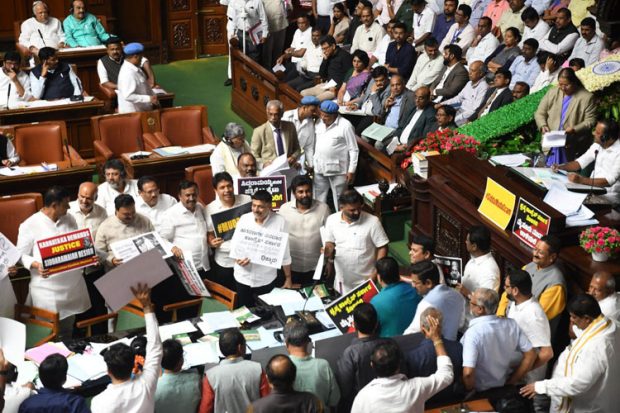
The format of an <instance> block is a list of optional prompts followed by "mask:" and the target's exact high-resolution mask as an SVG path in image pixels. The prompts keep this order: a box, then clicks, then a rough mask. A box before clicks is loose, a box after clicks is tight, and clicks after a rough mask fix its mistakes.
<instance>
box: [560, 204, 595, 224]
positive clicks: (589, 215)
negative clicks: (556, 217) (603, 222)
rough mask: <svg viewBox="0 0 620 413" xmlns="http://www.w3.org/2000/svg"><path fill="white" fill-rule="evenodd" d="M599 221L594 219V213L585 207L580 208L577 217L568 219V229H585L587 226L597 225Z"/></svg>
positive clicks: (573, 216)
mask: <svg viewBox="0 0 620 413" xmlns="http://www.w3.org/2000/svg"><path fill="white" fill-rule="evenodd" d="M598 223H599V221H598V220H597V219H595V218H594V212H593V211H592V210H591V209H590V208H588V207H587V206H585V205H582V206H581V208H579V211H577V213H576V214H575V215H571V216H569V217H566V227H567V228H570V227H585V226H587V225H596V224H598Z"/></svg>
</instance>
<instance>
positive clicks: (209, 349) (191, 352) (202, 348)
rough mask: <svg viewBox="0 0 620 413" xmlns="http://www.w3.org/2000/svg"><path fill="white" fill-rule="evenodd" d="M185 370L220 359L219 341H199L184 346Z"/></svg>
mask: <svg viewBox="0 0 620 413" xmlns="http://www.w3.org/2000/svg"><path fill="white" fill-rule="evenodd" d="M183 353H184V354H183V357H184V360H183V361H184V362H183V370H187V369H189V368H191V367H195V366H204V365H205V364H207V363H218V362H219V361H220V357H219V355H218V354H219V351H218V343H217V342H198V343H191V344H187V345H185V346H183Z"/></svg>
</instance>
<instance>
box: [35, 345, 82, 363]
mask: <svg viewBox="0 0 620 413" xmlns="http://www.w3.org/2000/svg"><path fill="white" fill-rule="evenodd" d="M52 354H60V355H61V356H63V357H69V356H70V355H71V354H72V353H71V351H69V349H68V348H67V347H66V346H65V345H64V344H63V343H45V344H42V345H40V346H38V347H33V348H31V349H30V350H28V351H26V355H25V357H26V359H27V360H31V361H33V362H35V363H36V364H37V365H38V364H41V362H42V361H43V360H45V358H46V357H47V356H50V355H52Z"/></svg>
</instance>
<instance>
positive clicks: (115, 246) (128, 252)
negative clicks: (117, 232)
mask: <svg viewBox="0 0 620 413" xmlns="http://www.w3.org/2000/svg"><path fill="white" fill-rule="evenodd" d="M168 245H169V243H167V242H164V240H163V239H162V238H161V235H159V234H158V233H157V232H148V233H146V234H140V235H138V236H136V237H133V238H128V239H124V240H121V241H116V242H113V243H112V244H110V248H111V249H112V254H114V258H120V259H122V260H123V262H127V261H129V260H131V259H132V258H135V257H137V256H138V255H140V254H142V253H144V252H147V251H150V250H152V249H156V250H157V251H158V252H159V254H160V255H161V256H162V257H163V258H168V257H171V256H172V252H171V251H170V250H169V249H168Z"/></svg>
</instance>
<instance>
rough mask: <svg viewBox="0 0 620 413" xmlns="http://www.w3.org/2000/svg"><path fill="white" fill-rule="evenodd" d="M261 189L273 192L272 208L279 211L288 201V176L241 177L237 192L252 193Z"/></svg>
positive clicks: (242, 193)
mask: <svg viewBox="0 0 620 413" xmlns="http://www.w3.org/2000/svg"><path fill="white" fill-rule="evenodd" d="M259 189H265V190H266V191H267V192H269V193H270V194H271V209H273V210H274V211H277V210H279V209H280V207H281V206H282V205H284V204H285V203H286V201H287V199H286V177H285V176H283V175H278V176H253V177H248V178H239V179H238V180H237V194H240V195H250V196H252V195H253V194H254V192H256V191H258V190H259Z"/></svg>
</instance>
